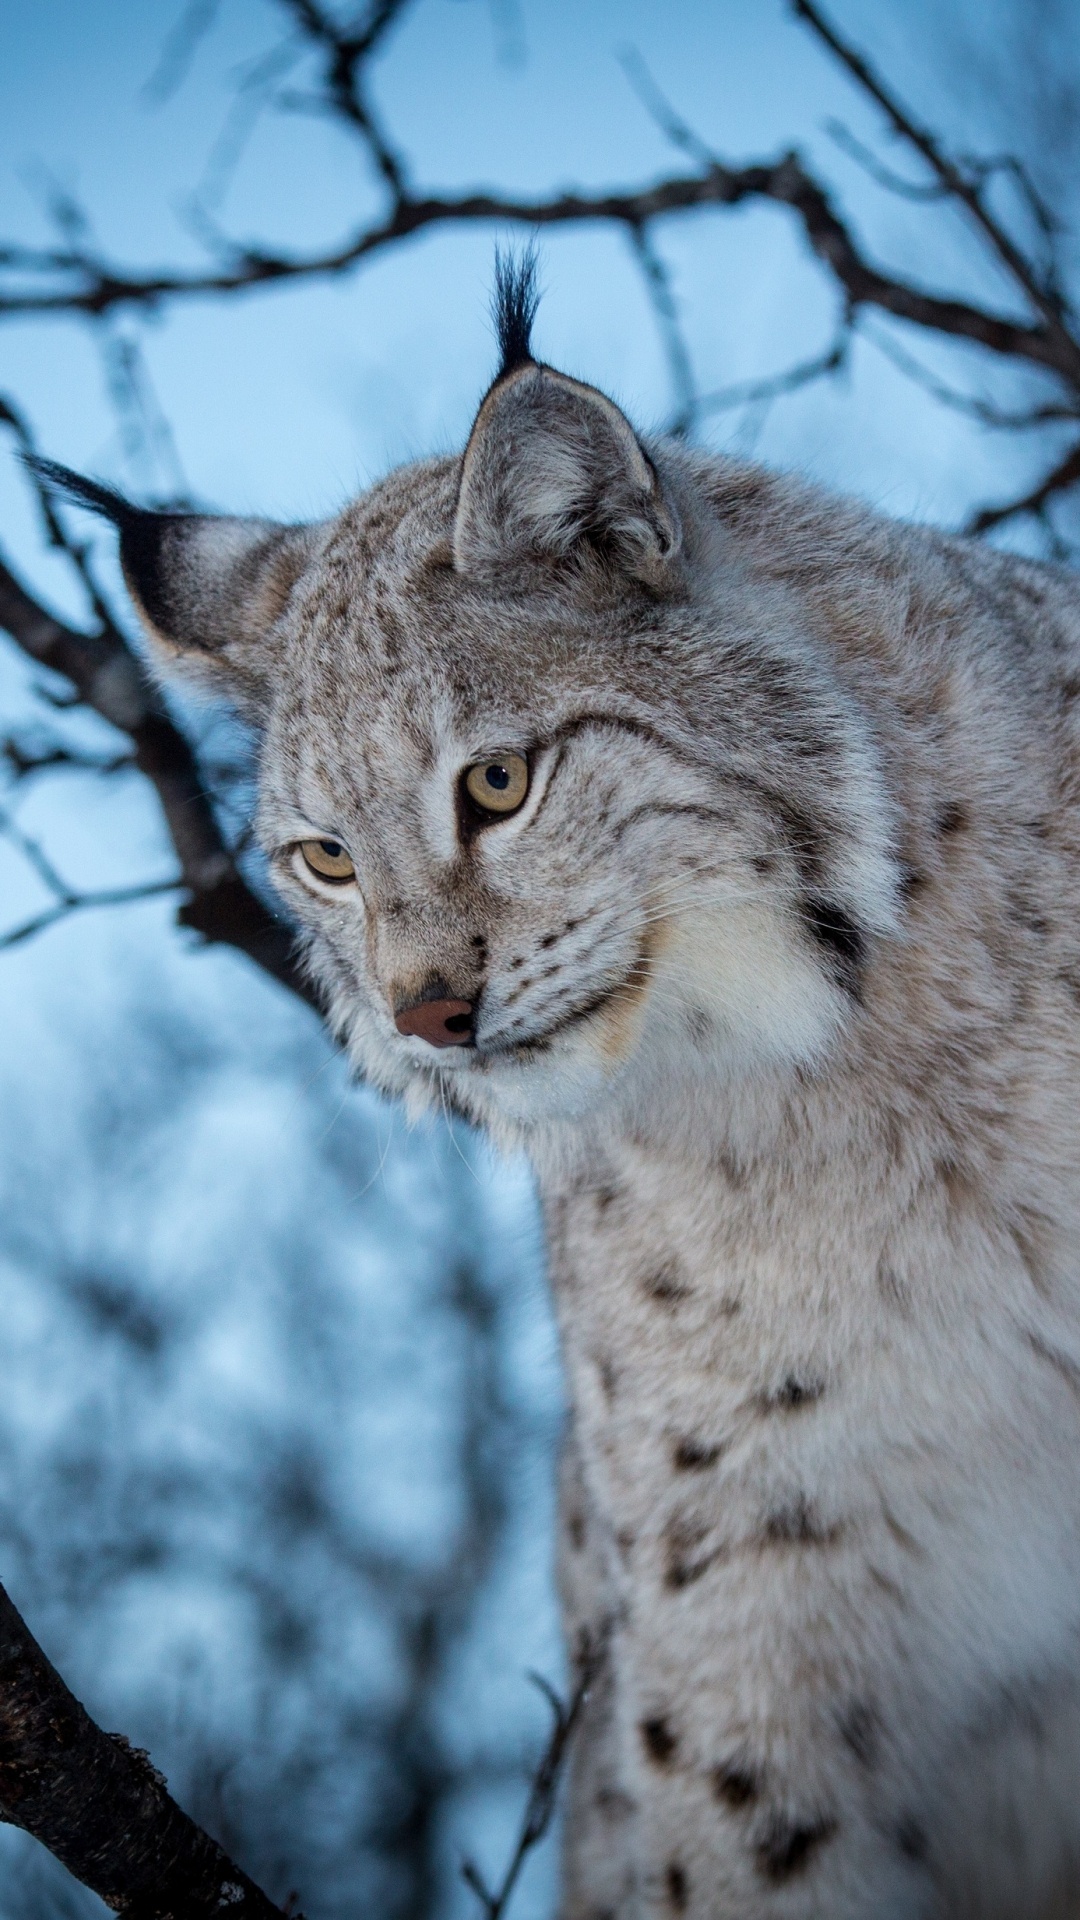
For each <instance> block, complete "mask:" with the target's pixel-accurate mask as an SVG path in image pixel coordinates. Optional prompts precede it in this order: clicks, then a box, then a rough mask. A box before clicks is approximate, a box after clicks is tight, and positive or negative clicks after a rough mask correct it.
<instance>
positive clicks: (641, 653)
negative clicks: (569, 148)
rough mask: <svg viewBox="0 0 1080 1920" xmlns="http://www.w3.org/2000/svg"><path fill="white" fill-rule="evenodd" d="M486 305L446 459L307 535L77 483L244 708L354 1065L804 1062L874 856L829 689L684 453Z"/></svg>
mask: <svg viewBox="0 0 1080 1920" xmlns="http://www.w3.org/2000/svg"><path fill="white" fill-rule="evenodd" d="M501 298H502V307H501V321H502V337H503V347H504V364H503V367H502V369H501V371H500V374H499V376H498V378H497V380H496V381H495V383H494V385H493V387H492V388H491V390H490V391H489V393H488V395H487V396H486V398H485V400H484V402H483V404H482V406H481V408H480V412H479V415H478V417H477V421H476V424H475V426H474V428H473V432H472V435H471V437H470V441H469V445H468V447H467V449H466V452H465V455H464V457H463V459H461V460H445V461H440V462H434V463H430V464H427V465H423V466H419V467H413V468H409V469H404V470H402V471H399V472H398V473H396V474H393V475H392V476H391V477H390V478H389V479H388V480H387V481H385V482H384V483H382V485H380V486H378V487H376V488H375V489H373V490H372V492H371V493H369V494H368V495H366V496H365V497H364V498H362V499H361V500H360V501H358V502H357V503H355V504H354V505H352V506H351V507H349V508H347V509H346V510H345V512H344V513H343V514H341V516H340V517H339V518H338V519H337V520H336V521H334V522H332V523H330V524H329V525H328V526H325V527H321V528H280V527H275V526H272V525H269V524H267V523H258V522H257V523H250V522H242V521H235V520H217V519H211V518H208V517H204V516H178V515H149V514H145V513H142V512H140V511H138V510H137V509H134V508H132V507H130V506H128V505H127V503H125V502H122V501H119V500H118V499H117V498H116V496H112V495H107V494H105V493H104V492H103V490H100V489H94V488H89V487H88V486H87V483H77V484H78V486H79V487H81V491H82V497H84V498H89V499H90V500H91V502H92V503H93V504H96V505H98V506H99V507H101V508H103V510H105V511H107V512H109V513H110V514H111V515H112V517H113V518H114V519H115V520H116V521H117V522H118V524H119V526H120V530H121V553H122V559H123V562H124V566H125V572H126V575H127V578H128V582H129V585H130V587H131V589H132V592H133V594H134V596H135V598H136V600H137V603H138V605H139V608H140V611H141V613H142V615H143V618H144V620H145V622H146V624H147V627H148V629H149V631H150V633H151V636H152V638H153V639H154V640H155V642H156V643H157V645H158V646H159V648H160V649H161V650H162V651H163V653H164V655H165V657H166V660H167V661H172V662H175V663H177V664H178V665H179V666H180V667H181V668H182V669H183V668H185V667H186V668H189V669H191V668H194V669H195V670H196V672H198V671H200V670H201V672H202V675H203V678H204V679H205V680H208V681H210V682H211V683H212V684H215V685H221V686H224V687H225V688H226V689H227V690H228V691H230V692H231V693H232V694H233V696H234V697H235V698H237V699H238V700H239V701H240V702H241V703H242V704H243V705H245V706H246V708H247V709H248V711H249V712H251V713H253V714H254V715H255V717H256V718H257V719H258V721H259V723H260V724H261V726H262V727H263V728H264V745H263V752H262V761H261V769H262V773H261V803H260V810H259V832H260V837H261V840H262V843H263V846H264V847H265V849H266V851H267V854H268V855H269V858H270V860H271V863H272V868H273V872H274V876H275V879H276V882H277V885H278V886H279V888H280V889H281V892H282V893H283V895H285V897H286V898H287V900H288V902H289V904H290V906H291V907H292V909H293V910H294V912H295V914H296V916H297V918H298V920H299V921H300V923H301V925H302V927H303V928H304V929H305V930H306V934H307V939H308V946H309V954H310V963H311V966H312V969H313V971H314V973H315V975H316V976H317V978H318V979H319V980H320V981H321V982H322V984H323V986H324V988H325V989H326V991H327V994H328V998H329V1002H330V1007H331V1013H332V1018H333V1020H334V1023H335V1025H336V1027H337V1029H338V1031H339V1032H340V1033H341V1035H342V1036H343V1037H344V1039H345V1040H346V1042H347V1044H348V1047H349V1049H350V1051H351V1053H352V1056H353V1058H354V1059H355V1060H356V1062H357V1064H358V1066H359V1067H360V1069H361V1070H362V1071H363V1072H364V1073H365V1075H367V1076H368V1077H370V1078H371V1079H373V1080H374V1081H376V1082H377V1083H378V1084H379V1085H380V1086H382V1087H384V1088H385V1089H387V1090H388V1091H391V1092H394V1093H398V1094H404V1095H405V1096H406V1097H407V1098H408V1099H409V1100H410V1102H411V1103H412V1104H413V1105H417V1104H428V1103H431V1102H433V1101H434V1102H438V1101H440V1100H442V1101H444V1102H446V1101H448V1102H450V1103H451V1104H452V1105H453V1106H454V1107H456V1108H458V1109H461V1110H463V1111H465V1112H467V1113H469V1114H470V1115H472V1116H474V1117H475V1118H477V1119H480V1120H482V1121H484V1122H486V1123H487V1124H489V1125H492V1126H495V1127H496V1128H498V1127H500V1126H501V1127H503V1128H507V1127H508V1128H510V1129H511V1130H513V1131H518V1130H521V1129H529V1128H531V1127H533V1126H534V1125H536V1124H537V1123H539V1122H541V1121H543V1120H545V1119H547V1118H550V1117H553V1116H557V1115H563V1116H567V1117H570V1116H576V1115H580V1114H582V1113H583V1112H585V1111H587V1110H589V1109H590V1108H593V1107H596V1106H598V1105H599V1106H603V1105H605V1104H607V1103H611V1102H614V1103H616V1104H619V1103H621V1102H623V1101H625V1100H629V1099H632V1100H633V1101H634V1102H636V1103H637V1104H638V1106H639V1107H640V1104H641V1102H642V1100H643V1099H644V1098H646V1097H650V1098H661V1099H662V1098H663V1097H664V1088H665V1087H666V1088H668V1089H670V1090H673V1089H674V1088H676V1087H677V1088H678V1090H679V1091H678V1093H677V1095H676V1094H675V1093H674V1092H673V1091H672V1093H671V1097H672V1098H676V1097H677V1098H678V1099H679V1100H680V1101H681V1102H682V1103H683V1105H684V1106H685V1104H686V1102H687V1100H689V1101H690V1103H691V1104H692V1102H693V1088H694V1086H695V1084H698V1083H701V1082H702V1081H703V1080H707V1081H708V1082H709V1083H710V1084H711V1085H712V1087H713V1088H715V1084H716V1081H717V1077H718V1076H720V1077H721V1079H723V1078H725V1077H727V1078H729V1079H731V1078H737V1077H739V1076H742V1075H745V1074H746V1073H747V1072H750V1071H754V1070H760V1069H761V1068H774V1067H776V1066H777V1065H780V1066H782V1067H788V1068H790V1067H791V1066H792V1065H794V1064H801V1065H807V1064H809V1063H812V1062H813V1061H815V1060H816V1059H817V1058H819V1057H820V1055H821V1054H822V1053H823V1051H825V1050H827V1048H828V1046H829V1044H830V1040H831V1038H832V1036H833V1035H834V1034H835V1033H836V1031H837V1029H838V1028H839V1027H840V1026H841V1025H842V1024H843V1022H844V1021H845V1019H847V1018H848V1017H850V1016H851V1015H852V1014H853V1011H854V1009H855V1007H856V1004H857V1000H858V993H859V984H860V975H861V969H862V966H863V963H864V961H865V958H866V954H867V948H868V943H869V942H870V941H872V940H873V939H874V938H875V937H876V936H878V935H880V934H882V933H884V932H886V931H887V930H888V928H889V927H890V926H891V924H892V915H893V898H894V889H895V867H894V862H893V858H892V855H891V852H890V823H889V816H888V809H887V805H886V802H885V800H884V797H883V793H882V789H881V785H880V782H879V779H878V775H877V772H876V768H875V764H874V760H873V756H872V754H871V752H870V750H869V748H868V745H867V743H866V738H865V734H864V727H863V723H862V720H861V717H860V715H859V713H858V711H857V708H856V706H855V704H854V702H853V700H852V698H851V697H850V695H849V694H848V693H846V692H845V690H844V688H843V687H842V686H840V685H838V684H837V683H836V681H835V679H834V677H833V675H832V672H831V670H830V669H828V668H827V666H826V664H825V656H824V653H823V650H821V649H819V647H818V645H817V643H816V641H815V639H814V636H812V635H810V634H808V633H807V632H805V631H804V630H803V627H802V625H801V624H800V620H799V618H798V617H797V616H796V615H795V614H794V613H793V611H792V605H791V604H790V603H789V602H788V601H787V599H786V597H785V596H784V594H783V593H782V592H780V591H778V590H774V591H773V592H772V594H771V596H767V597H763V596H762V594H761V590H760V588H758V589H756V590H751V587H750V585H749V584H748V583H747V581H746V580H744V578H743V577H742V575H741V573H740V568H739V565H738V563H737V561H736V559H735V558H734V556H733V554H732V553H731V552H730V551H729V548H728V542H727V539H726V536H725V531H724V528H723V525H722V524H721V521H720V518H719V516H718V515H717V513H716V510H715V508H714V507H713V506H712V504H711V502H710V499H709V495H708V492H707V488H706V483H705V473H704V469H699V468H698V467H696V466H695V464H694V462H693V460H692V459H691V458H690V457H689V456H687V455H685V454H684V453H681V452H679V451H678V450H677V449H674V448H672V447H663V446H658V447H655V448H651V449H650V451H649V452H648V453H646V451H645V450H644V448H643V446H642V444H641V443H640V441H639V440H638V439H637V437H636V435H635V434H634V432H633V430H632V428H631V427H630V425H629V423H628V422H627V421H626V419H625V418H624V416H623V415H622V414H621V413H620V412H619V411H618V409H617V408H616V407H615V406H614V405H613V404H612V403H611V402H610V401H609V400H607V399H606V398H605V397H604V396H603V395H602V394H600V393H598V392H597V391H596V390H595V389H593V388H589V387H584V386H581V385H580V384H579V383H577V382H576V381H573V380H570V379H568V378H567V377H566V376H564V375H561V374H558V373H555V372H553V371H552V370H551V369H549V368H546V367H543V366H540V365H538V364H537V363H536V362H535V361H533V360H532V358H531V357H530V356H529V354H528V349H527V326H526V324H525V323H526V322H527V318H528V314H527V307H528V289H527V288H524V289H523V288H522V287H521V286H520V285H517V286H515V285H514V284H513V283H512V282H509V281H507V282H504V284H503V286H502V288H501ZM515 300H516V301H517V302H518V307H517V309H516V311H515V310H514V302H515ZM515 328H516V332H515ZM75 484H76V483H74V482H71V481H69V485H75Z"/></svg>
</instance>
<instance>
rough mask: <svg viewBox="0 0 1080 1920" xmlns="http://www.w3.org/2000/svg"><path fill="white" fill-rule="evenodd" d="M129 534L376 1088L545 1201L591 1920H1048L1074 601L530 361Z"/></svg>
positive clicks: (1070, 1119) (1078, 1270)
mask: <svg viewBox="0 0 1080 1920" xmlns="http://www.w3.org/2000/svg"><path fill="white" fill-rule="evenodd" d="M532 305H533V302H532V292H531V286H530V284H529V281H528V276H527V275H525V276H516V277H515V276H514V275H512V274H509V275H504V276H503V278H502V281H501V284H500V316H501V332H502V344H503V364H502V366H501V368H500V371H499V374H498V376H497V378H496V380H495V382H494V383H493V385H492V387H491V389H490V390H489V392H488V393H487V395H486V396H485V398H484V400H483V402H482V404H481V406H480V410H479V413H478V415H477V418H476V422H475V425H474V427H473V430H472V434H471V436H470V439H469V442H468V446H467V448H466V449H465V452H464V454H463V455H462V457H461V458H455V459H443V460H436V461H432V462H429V463H427V464H423V465H419V466H414V467H410V468H406V469H403V470H401V471H399V472H396V473H393V474H391V475H390V477H389V478H388V479H387V480H385V481H384V482H382V483H381V484H380V485H379V486H376V487H374V488H373V489H372V490H371V491H370V492H369V493H367V494H365V495H364V496H363V497H362V498H361V499H359V500H357V501H355V502H354V503H352V504H351V505H350V506H348V507H347V508H346V509H345V510H344V512H342V513H341V514H340V515H339V516H338V517H337V518H336V519H334V520H332V521H331V522H329V523H327V524H325V525H321V526H315V527H301V528H291V527H281V526H276V525H273V524H271V523H267V522H256V523H251V522H246V521H239V520H229V519H219V518H215V517H211V516H199V515H175V514H174V515H154V514H149V513H145V512H142V511H141V510H139V509H137V508H135V507H133V506H131V505H130V504H129V503H127V502H126V501H123V500H121V499H119V498H118V497H117V496H115V495H113V494H110V493H109V492H108V491H107V490H105V489H102V488H99V487H96V486H95V485H93V484H92V483H88V482H82V481H79V480H77V479H76V478H75V477H74V476H70V475H68V476H66V477H63V476H62V479H63V483H64V484H66V485H67V486H68V487H69V489H72V490H74V491H76V492H78V493H79V494H80V496H81V497H82V498H84V499H88V500H89V501H90V502H91V504H94V505H96V506H97V507H98V508H99V509H100V510H102V511H104V512H105V513H107V514H108V515H109V516H110V517H111V518H112V519H113V520H115V522H116V523H117V525H118V527H119V530H120V539H121V555H122V560H123V564H124V568H125V573H126V576H127V580H128V584H129V586H130V589H131V592H132V595H133V597H134V599H135V601H136V604H137V605H138V607H139V609H140V611H141V614H142V617H143V619H144V622H145V624H146V627H147V630H148V632H149V634H150V636H151V638H152V640H153V642H154V644H155V646H156V647H157V648H158V649H159V652H160V657H161V659H162V662H163V670H165V671H177V672H179V673H183V674H187V675H189V676H195V677H198V678H200V679H201V680H202V681H203V682H204V683H205V684H207V685H209V686H210V687H212V688H220V689H221V691H222V692H224V693H227V694H229V695H230V697H232V698H233V699H235V700H237V701H239V702H240V703H241V704H242V705H243V707H244V708H245V710H246V711H247V712H248V713H249V714H250V715H251V716H252V717H253V718H254V719H255V721H256V722H257V724H258V726H259V727H260V729H261V733H262V743H263V744H262V752H261V772H260V803H259V831H260V835H261V839H262V843H263V845H264V847H265V849H266V852H267V855H268V857H269V860H270V862H271V867H272V871H273V873H274V875H275V877H276V880H277V883H278V885H279V887H280V889H281V892H282V894H283V895H284V897H285V898H286V900H287V901H288V902H289V903H290V905H291V907H292V909H293V911H294V912H295V915H296V919H297V922H298V925H299V927H300V928H301V929H302V937H303V939H304V941H305V942H306V948H307V954H308V963H309V965H310V967H311V969H312V972H313V974H314V976H315V977H316V979H317V980H318V981H319V982H320V983H321V986H322V989H323V991H324V993H325V995H326V1000H327V1005H328V1007H329V1009H330V1014H331V1018H332V1020H333V1023H334V1025H335V1028H336V1030H337V1032H338V1033H339V1034H340V1036H341V1038H342V1040H343V1042H344V1044H345V1045H346V1046H347V1047H348V1049H349V1051H350V1053H351V1055H352V1057H353V1059H354V1060H355V1062H356V1065H357V1067H358V1069H359V1070H360V1071H361V1072H362V1073H364V1074H365V1075H367V1076H368V1077H370V1078H371V1079H372V1080H373V1081H375V1082H376V1083H377V1084H378V1085H379V1086H381V1087H383V1088H385V1089H386V1090H387V1091H388V1092H390V1093H392V1094H395V1095H399V1096H401V1097H403V1098H404V1099H405V1100H406V1101H407V1102H408V1103H409V1104H410V1106H411V1107H413V1108H414V1109H419V1108H422V1107H423V1106H425V1105H428V1104H433V1103H435V1104H437V1103H439V1102H448V1103H449V1104H450V1105H451V1106H452V1107H453V1108H454V1109H455V1110H457V1111H459V1112H461V1113H463V1114H466V1115H468V1116H470V1117H471V1118H472V1119H474V1120H475V1121H477V1122H478V1123H479V1124H480V1125H482V1126H484V1127H486V1128H487V1129H489V1130H490V1131H491V1132H492V1133H493V1134H494V1135H495V1137H496V1138H497V1139H500V1140H503V1141H513V1142H520V1143H523V1144H524V1145H525V1147H526V1148H527V1150H528V1152H529V1153H530V1154H531V1155H532V1157H533V1160H534V1163H535V1165H536V1167H537V1171H538V1175H539V1179H540V1184H541V1188H542V1192H543V1196H544V1203H545V1209H546V1215H547V1221H548V1232H549V1243H550V1258H551V1270H552V1280H553V1286H554V1289H555V1296H556V1303H557V1308H558V1312H559V1317H560V1322H561V1327H562V1335H563V1341H564V1348H565V1356H566V1367H567V1373H568V1379H569V1382H570V1391H571V1401H572V1426H571V1432H570V1435H569V1437H568V1442H567V1449H566V1458H565V1461H564V1498H563V1536H562V1546H561V1565H562V1581H563V1591H564V1598H565V1606H566V1617H567V1631H568V1635H569V1643H570V1647H571V1651H572V1653H579V1652H580V1651H581V1650H582V1649H585V1648H588V1649H590V1650H591V1653H592V1655H593V1656H594V1657H595V1658H598V1659H599V1660H600V1662H601V1666H600V1670H599V1677H598V1679H597V1682H596V1685H595V1687H594V1691H593V1696H592V1699H591V1701H590V1704H589V1708H588V1711H587V1714H586V1719H585V1723H584V1726H583V1731H582V1737H581V1740H580V1743H579V1745H578V1748H577V1754H576V1761H575V1774H574V1781H573V1797H572V1807H571V1812H570V1816H569V1821H568V1832H567V1842H566V1891H565V1909H566V1913H567V1915H568V1916H572V1920H602V1917H606V1916H616V1915H617V1916H619V1920H623V1917H624V1916H626V1920H631V1916H635V1915H644V1914H647V1913H648V1914H656V1915H667V1916H679V1915H684V1914H685V1915H687V1916H691V1917H700V1920H714V1917H715V1920H719V1916H721V1915H723V1916H725V1917H726V1920H758V1916H761V1917H762V1920H764V1917H765V1916H773V1915H776V1916H780V1915H783V1916H784V1917H785V1920H793V1917H794V1916H806V1920H810V1917H811V1916H821V1920H849V1917H850V1920H871V1916H873V1920H883V1917H884V1916H891V1917H893V1920H907V1916H911V1920H915V1916H919V1917H920V1920H923V1917H925V1920H930V1917H931V1916H934V1917H935V1920H946V1917H948V1920H959V1916H965V1917H967V1916H970V1917H971V1920H976V1917H979V1920H1020V1917H1021V1916H1024V1920H1051V1916H1062V1920H1064V1916H1066V1915H1074V1914H1076V1913H1080V1793H1078V1792H1077V1784H1076V1783H1077V1780H1078V1779H1080V1254H1078V1249H1080V718H1078V716H1080V587H1078V585H1077V583H1076V581H1075V580H1074V579H1072V578H1071V577H1070V576H1069V575H1067V574H1065V573H1063V572H1058V571H1055V570H1053V569H1051V568H1046V567H1040V566H1037V565H1032V564H1028V563H1025V562H1023V561H1020V560H1017V559H1013V558H1009V557H1005V556H1002V555H1000V554H996V553H993V552H989V551H986V550H984V549H981V548H979V547H977V546H975V545H972V544H967V543H965V542H963V541H956V540H949V539H946V538H944V537H941V536H939V535H937V534H935V533H932V532H929V531H926V530H921V529H917V528H911V527H904V526H900V525H896V524H891V523H889V522H886V521H883V520H881V519H878V518H875V517H874V516H873V515H871V514H869V513H867V512H864V511H862V510H860V509H858V508H856V507H853V506H850V505H847V504H844V503H842V502H838V501H836V500H834V499H832V498H829V497H827V496H826V495H824V494H823V493H821V492H819V491H817V490H815V489H813V488H807V487H805V486H802V485H800V484H798V483H797V482H795V481H792V480H786V479H783V478H778V477H775V476H772V475H769V474H766V473H764V472H761V471H759V470H757V469H754V468H749V467H745V466H741V465H738V464H735V463H732V462H730V461H725V460H719V459H710V458H707V457H705V456H703V455H699V454H693V453H689V452H687V451H686V450H685V449H683V448H681V447H679V446H676V445H673V444H669V443H664V442H662V441H657V442H652V441H649V442H646V441H644V440H643V439H641V438H640V437H639V435H638V434H637V433H636V432H635V431H634V429H633V428H632V426H631V425H630V423H629V421H628V420H627V419H626V418H625V416H624V415H623V413H622V412H621V411H620V410H619V409H618V408H617V407H616V406H615V405H614V404H613V402H612V401H610V400H609V399H607V398H606V397H605V396H604V395H603V394H601V393H600V392H598V391H597V390H596V389H594V388H591V387H588V386H585V385H583V384H582V383H580V382H578V381H576V380H573V379H571V378H569V377H568V376H566V375H564V374H561V373H558V372H556V371H554V370H553V369H552V368H550V367H547V366H545V365H543V364H542V363H540V362H538V361H536V360H535V359H534V358H533V356H532V351H531V347H530V345H529V329H530V324H531V318H532Z"/></svg>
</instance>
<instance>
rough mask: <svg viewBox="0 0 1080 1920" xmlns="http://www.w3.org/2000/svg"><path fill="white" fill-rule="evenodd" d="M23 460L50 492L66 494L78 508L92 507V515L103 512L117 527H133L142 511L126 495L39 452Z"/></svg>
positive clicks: (24, 457)
mask: <svg viewBox="0 0 1080 1920" xmlns="http://www.w3.org/2000/svg"><path fill="white" fill-rule="evenodd" d="M23 460H24V462H25V464H26V465H27V466H28V467H29V469H30V471H31V473H32V474H33V475H34V476H35V478H36V479H38V480H40V481H41V484H42V486H43V487H44V488H45V489H46V491H47V492H49V493H62V494H63V495H64V497H65V499H68V500H73V501H74V502H75V504H76V506H80V507H88V508H89V510H90V512H91V513H100V514H101V516H102V518H103V519H105V520H111V521H112V523H113V526H114V527H126V526H130V525H131V523H132V521H133V520H135V519H136V518H137V517H138V515H139V514H140V512H141V511H142V509H141V508H140V507H135V506H132V504H131V501H130V500H125V499H124V496H123V494H122V493H117V492H116V491H115V490H114V489H113V488H112V487H103V486H102V484H101V482H100V480H88V479H87V478H86V475H85V474H83V473H76V472H75V471H74V470H73V468H71V467H62V466H61V465H60V463H59V461H58V460H43V459H42V458H41V456H40V454H36V453H26V454H24V455H23Z"/></svg>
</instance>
